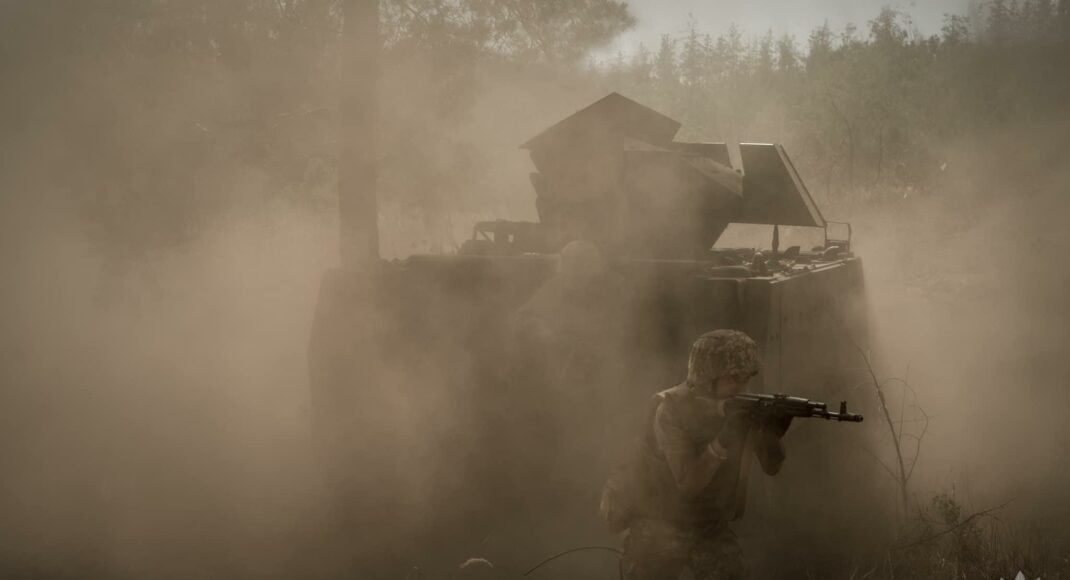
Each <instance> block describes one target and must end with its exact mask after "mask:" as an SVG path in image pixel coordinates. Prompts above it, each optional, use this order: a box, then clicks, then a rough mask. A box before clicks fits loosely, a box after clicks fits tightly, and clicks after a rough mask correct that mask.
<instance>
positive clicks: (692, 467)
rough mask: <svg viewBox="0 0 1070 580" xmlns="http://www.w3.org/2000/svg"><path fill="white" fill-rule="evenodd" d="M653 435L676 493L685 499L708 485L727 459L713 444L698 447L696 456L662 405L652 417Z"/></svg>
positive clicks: (721, 450)
mask: <svg viewBox="0 0 1070 580" xmlns="http://www.w3.org/2000/svg"><path fill="white" fill-rule="evenodd" d="M654 435H655V436H656V438H657V443H658V447H659V449H660V450H661V452H662V454H663V455H664V456H665V460H666V462H667V463H668V464H669V470H670V471H672V476H673V479H674V480H675V481H676V487H677V489H679V490H680V491H681V492H682V493H684V494H685V495H694V494H697V493H699V492H700V491H702V490H703V489H704V488H705V487H706V486H707V485H709V483H710V481H711V480H713V476H714V475H715V474H716V473H717V470H718V469H720V467H721V465H723V464H724V462H725V461H726V460H727V458H728V454H727V452H726V451H725V450H724V449H723V448H721V447H720V445H719V444H718V443H717V441H712V442H710V443H709V444H708V445H704V446H702V448H701V449H699V450H698V451H697V452H696V451H695V445H694V443H693V442H692V440H691V438H690V437H689V436H688V434H687V433H686V432H685V431H684V429H683V428H682V427H681V426H680V424H679V422H678V421H677V420H676V418H675V417H674V416H673V414H672V412H671V410H670V409H669V408H668V407H667V406H666V405H664V404H662V405H661V406H659V407H658V410H657V413H656V414H655V416H654Z"/></svg>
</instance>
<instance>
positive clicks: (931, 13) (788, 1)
mask: <svg viewBox="0 0 1070 580" xmlns="http://www.w3.org/2000/svg"><path fill="white" fill-rule="evenodd" d="M977 1H979V0H630V1H629V2H628V4H629V6H630V7H631V9H632V13H633V14H635V16H636V18H637V20H638V23H637V24H636V26H635V28H634V29H632V30H631V31H629V32H627V33H625V34H624V35H622V36H621V37H620V39H618V41H617V42H616V43H615V44H614V45H613V46H611V47H608V48H607V49H606V51H605V54H607V55H612V54H616V53H617V52H618V51H620V52H624V53H630V52H632V51H633V50H634V49H635V47H637V46H638V45H639V43H643V44H645V45H646V46H647V47H648V48H651V49H654V48H657V46H658V43H659V42H660V39H661V36H662V35H663V34H670V35H677V34H679V33H682V32H684V31H685V30H686V29H687V25H688V20H689V18H690V17H693V18H694V20H695V23H696V25H697V27H698V29H699V30H700V31H702V32H708V33H710V34H712V35H714V36H717V35H719V34H720V33H722V32H724V30H726V29H727V28H728V27H729V26H730V25H731V24H733V23H735V24H736V25H737V26H739V28H740V29H741V30H742V31H743V33H744V36H745V37H752V36H759V35H762V34H764V33H765V32H766V31H768V30H772V31H773V34H775V35H777V36H779V35H781V34H784V33H787V34H791V35H794V36H795V38H796V40H797V41H798V42H799V43H800V44H803V43H805V40H806V37H807V36H808V35H809V33H810V31H811V30H813V29H814V28H815V27H817V26H820V25H821V24H822V23H823V22H824V21H826V20H827V21H828V23H829V25H831V26H832V27H833V29H836V30H842V29H843V27H844V26H845V25H846V24H848V23H850V22H853V23H855V24H856V25H858V27H859V29H860V30H864V29H865V26H866V23H867V22H868V21H869V20H871V19H872V18H873V17H874V16H876V15H877V13H878V12H880V9H881V7H882V6H886V5H887V6H891V7H892V8H896V9H898V10H901V11H904V12H906V13H908V14H909V15H910V16H911V18H912V20H913V22H914V25H915V26H916V27H917V29H918V31H919V32H921V33H922V34H925V35H929V34H936V33H938V32H939V31H940V27H941V26H942V25H943V21H944V14H947V13H964V12H966V11H967V10H968V8H969V5H970V3H971V2H977Z"/></svg>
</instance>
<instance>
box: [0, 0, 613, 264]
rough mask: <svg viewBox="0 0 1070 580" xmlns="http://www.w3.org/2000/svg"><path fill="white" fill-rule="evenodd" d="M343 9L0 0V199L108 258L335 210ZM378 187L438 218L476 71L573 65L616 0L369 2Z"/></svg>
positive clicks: (456, 193)
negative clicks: (264, 218)
mask: <svg viewBox="0 0 1070 580" xmlns="http://www.w3.org/2000/svg"><path fill="white" fill-rule="evenodd" d="M344 4H345V2H344V1H343V0H279V1H272V2H265V1H263V0H228V1H226V2H218V1H216V0H99V1H94V2H85V1H83V0H34V1H33V2H3V3H0V73H2V75H3V78H4V81H3V90H0V127H3V129H4V131H3V132H0V160H2V161H3V166H2V169H3V171H0V191H5V192H8V191H10V192H12V194H13V195H14V194H17V195H22V196H25V197H26V198H27V199H33V200H38V199H41V198H56V199H57V200H58V203H59V204H60V205H74V206H75V208H76V211H77V212H78V214H79V216H80V217H81V219H82V221H83V222H84V223H85V224H86V228H87V232H88V233H89V235H90V236H91V238H92V240H93V241H94V243H95V244H96V245H97V247H98V249H99V250H101V251H102V252H103V253H104V255H106V256H107V257H108V259H109V260H110V261H111V262H112V263H116V264H119V266H117V267H119V268H122V264H124V263H126V262H128V261H130V260H134V259H137V258H139V257H140V256H141V255H143V254H144V253H145V252H146V251H152V250H154V249H159V248H168V247H173V246H175V245H179V244H182V243H185V242H186V241H188V240H190V239H192V238H194V237H196V236H198V235H200V234H201V233H202V232H203V229H204V227H206V224H208V223H210V222H211V221H212V220H213V219H219V217H220V216H224V217H225V216H226V213H227V212H228V211H232V210H233V208H235V207H238V208H241V209H242V210H245V211H248V209H249V208H251V207H257V206H261V207H262V206H264V205H267V204H270V203H275V202H281V203H292V204H296V205H300V206H302V207H304V208H308V207H311V208H312V209H313V210H314V211H319V212H321V213H323V214H327V215H329V214H331V213H333V212H334V211H335V203H336V202H335V197H334V195H335V192H334V183H335V180H336V179H337V173H336V170H335V166H336V155H337V150H338V142H339V134H338V127H339V126H340V124H339V122H338V121H339V120H338V119H337V117H335V116H334V112H335V111H336V110H337V106H336V105H337V99H338V95H339V92H340V91H339V84H340V83H341V82H365V81H364V80H363V79H352V78H351V75H350V76H349V77H347V74H348V73H347V71H345V70H344V69H343V67H342V62H343V59H342V58H341V50H342V43H341V42H340V38H341V32H342V24H343V18H344ZM379 5H380V14H381V18H380V29H381V38H382V43H383V51H382V54H381V55H380V56H381V66H380V70H381V71H382V74H381V78H380V79H379V81H380V93H381V99H380V103H381V104H380V110H379V115H380V117H381V123H380V127H381V131H380V134H379V135H378V136H377V138H378V140H379V141H380V146H379V150H380V151H381V152H382V159H381V170H380V193H381V196H382V197H383V198H384V199H385V200H387V201H390V202H392V203H398V204H402V205H405V206H411V207H418V208H424V209H426V211H427V212H428V213H442V212H447V211H449V209H450V206H449V203H451V202H454V201H462V202H466V203H470V200H468V198H467V197H466V192H467V191H469V190H471V189H472V185H471V184H472V183H473V182H475V181H478V179H479V175H480V172H481V171H483V169H482V165H483V164H482V163H481V157H480V150H479V145H480V144H479V143H477V142H472V141H465V140H463V139H460V138H458V137H457V134H458V133H459V132H460V131H459V130H460V129H463V127H464V126H465V124H466V123H468V122H469V121H470V113H471V109H472V106H473V102H474V101H475V99H476V98H477V95H478V92H479V91H480V90H481V88H480V82H479V78H480V77H481V76H485V74H484V73H481V71H485V70H486V69H488V68H492V67H498V68H501V67H502V66H503V65H504V66H516V65H521V66H535V67H548V68H553V69H558V68H567V69H571V68H576V66H577V64H576V63H578V62H579V61H580V60H581V59H582V58H583V57H584V56H585V55H586V54H588V53H589V52H590V50H591V49H592V48H593V47H596V46H600V45H603V44H604V43H606V42H608V41H609V40H611V39H613V38H615V37H616V36H617V35H618V34H619V33H620V32H622V31H623V30H625V29H626V28H627V27H628V26H630V25H632V24H633V22H634V20H633V18H632V16H631V14H630V13H629V12H628V9H627V6H626V4H625V3H624V2H623V1H621V0H580V1H576V2H571V1H570V2H542V1H541V0H539V1H537V0H523V1H520V2H516V1H512V0H510V1H503V0H449V1H445V2H443V1H440V0H382V1H381V2H380V3H379Z"/></svg>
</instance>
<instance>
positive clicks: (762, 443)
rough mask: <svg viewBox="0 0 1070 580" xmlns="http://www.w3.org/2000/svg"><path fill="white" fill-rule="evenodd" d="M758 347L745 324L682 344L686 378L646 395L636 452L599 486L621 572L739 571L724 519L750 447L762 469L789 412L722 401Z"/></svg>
mask: <svg viewBox="0 0 1070 580" xmlns="http://www.w3.org/2000/svg"><path fill="white" fill-rule="evenodd" d="M760 366H761V363H760V360H759V357H758V348H757V346H756V345H755V343H754V341H753V340H751V339H750V337H748V336H747V335H746V334H744V333H742V332H738V331H734V330H715V331H713V332H709V333H706V334H704V335H702V336H701V337H699V339H698V340H696V341H695V343H694V344H693V345H692V346H691V356H690V359H689V361H688V369H687V379H686V380H685V381H684V382H683V383H681V384H679V385H677V386H675V387H672V388H671V389H668V390H665V391H662V392H660V393H658V394H657V395H655V396H654V397H653V400H652V401H651V408H650V412H649V413H648V415H647V421H646V424H645V425H644V434H643V436H642V438H641V440H640V445H639V449H638V453H637V455H636V457H635V458H634V460H633V461H632V462H631V463H630V464H629V465H628V466H627V468H624V469H621V470H618V471H617V472H615V473H614V474H613V475H612V476H611V477H610V480H609V481H608V482H607V483H606V487H605V489H604V490H603V496H602V504H601V512H602V516H603V518H604V519H605V520H606V521H607V522H608V523H609V524H610V525H611V527H614V528H616V530H617V531H619V530H622V529H627V531H628V535H627V537H626V538H625V541H624V556H623V567H624V571H625V577H626V578H629V579H632V580H640V579H646V578H651V579H654V578H657V579H671V578H677V577H679V575H680V573H681V572H682V571H683V569H684V568H685V567H687V568H690V569H691V571H692V573H693V574H694V576H695V578H696V579H699V580H706V579H718V580H724V579H735V578H742V577H745V576H746V566H745V564H744V561H743V554H742V550H741V549H740V546H739V543H738V541H737V539H736V536H735V534H734V533H733V531H732V529H731V528H730V527H729V521H731V520H733V519H737V518H738V517H740V516H741V515H742V513H743V509H742V508H743V504H744V499H745V492H746V487H745V485H746V477H747V471H748V469H749V466H750V455H751V452H752V450H753V453H754V455H756V456H757V457H758V460H759V462H760V463H761V466H762V469H763V470H764V471H765V473H767V474H769V475H775V474H776V473H777V472H778V471H780V467H781V464H782V463H783V461H784V447H783V445H782V443H781V441H780V439H781V437H783V435H784V433H785V432H786V431H787V429H788V427H789V425H790V424H791V417H786V416H785V417H773V418H770V419H767V420H765V421H763V422H762V423H761V424H753V420H752V419H751V418H750V416H749V415H747V414H746V413H745V412H742V411H735V412H729V413H728V414H727V415H726V412H725V402H726V401H727V400H728V399H730V398H731V397H732V396H734V395H737V394H739V393H741V392H743V391H744V389H746V387H747V383H748V382H749V381H750V379H751V378H752V377H754V376H755V375H757V374H758V371H759V369H760Z"/></svg>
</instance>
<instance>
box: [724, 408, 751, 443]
mask: <svg viewBox="0 0 1070 580" xmlns="http://www.w3.org/2000/svg"><path fill="white" fill-rule="evenodd" d="M752 421H753V419H752V418H751V414H750V413H749V412H748V411H728V414H727V415H726V416H725V420H724V424H723V425H722V426H721V432H720V433H718V434H717V443H719V444H720V445H721V447H723V448H725V449H731V448H732V447H734V446H738V445H742V444H743V440H744V439H745V438H746V437H747V431H749V430H750V428H751V424H752Z"/></svg>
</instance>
